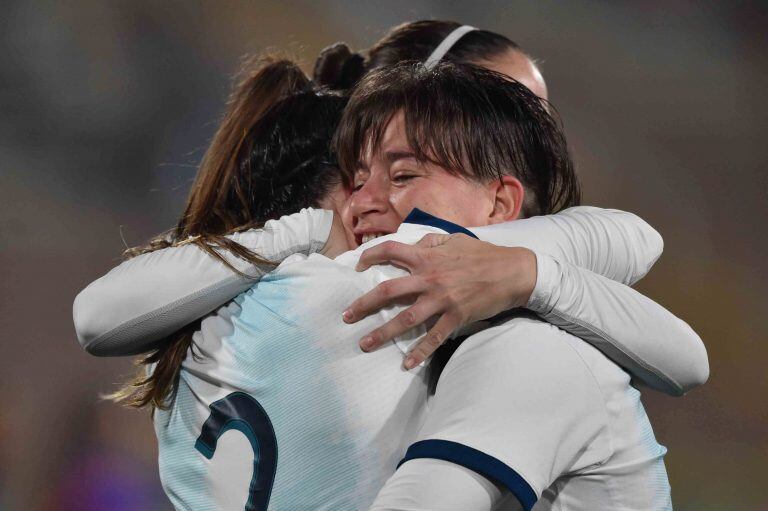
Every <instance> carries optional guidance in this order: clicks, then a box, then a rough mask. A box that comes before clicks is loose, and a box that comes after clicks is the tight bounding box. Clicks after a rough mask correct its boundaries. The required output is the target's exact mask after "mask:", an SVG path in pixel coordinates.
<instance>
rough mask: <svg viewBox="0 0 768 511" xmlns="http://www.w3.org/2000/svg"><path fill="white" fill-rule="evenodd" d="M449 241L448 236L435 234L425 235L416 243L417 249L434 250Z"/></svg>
mask: <svg viewBox="0 0 768 511" xmlns="http://www.w3.org/2000/svg"><path fill="white" fill-rule="evenodd" d="M449 239H451V235H450V234H439V233H436V232H433V233H430V234H426V235H424V237H423V238H421V239H420V240H419V241H418V242H417V243H416V246H417V247H421V248H435V247H439V246H440V245H443V244H445V243H447V242H448V240H449Z"/></svg>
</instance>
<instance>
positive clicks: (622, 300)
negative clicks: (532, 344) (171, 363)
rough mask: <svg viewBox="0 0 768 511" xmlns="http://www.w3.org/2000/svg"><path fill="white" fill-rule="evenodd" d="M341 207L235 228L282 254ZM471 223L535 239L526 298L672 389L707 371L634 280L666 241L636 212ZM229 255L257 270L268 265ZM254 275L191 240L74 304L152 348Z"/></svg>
mask: <svg viewBox="0 0 768 511" xmlns="http://www.w3.org/2000/svg"><path fill="white" fill-rule="evenodd" d="M332 218H333V215H332V214H331V213H330V212H328V211H323V210H316V209H305V210H302V211H301V212H300V213H296V214H294V215H290V216H286V217H283V218H281V219H280V220H276V221H270V222H267V225H266V226H265V229H263V230H253V231H248V232H245V233H241V234H236V235H233V236H232V238H233V239H234V240H235V241H237V242H239V243H241V244H243V245H244V246H246V247H247V248H249V249H251V250H252V251H254V252H256V253H258V254H261V255H263V256H264V257H266V258H267V259H271V260H277V261H279V260H281V259H283V258H285V257H286V256H287V255H289V254H290V253H292V251H293V252H301V253H304V254H309V253H312V252H316V251H318V250H320V249H321V248H322V247H323V245H324V244H325V242H326V240H327V238H328V234H329V232H330V229H331V223H332ZM472 230H473V232H475V233H476V234H478V236H479V237H480V238H481V239H483V240H486V241H489V242H491V243H495V244H497V245H504V246H522V247H526V248H529V249H531V250H533V251H534V252H535V253H536V257H537V262H538V265H537V266H538V268H537V272H538V274H537V282H536V288H535V290H534V293H533V295H532V296H531V299H530V302H529V304H528V308H530V309H531V310H533V311H535V312H536V313H538V314H539V315H540V316H541V317H543V318H544V319H546V320H547V321H549V322H551V323H553V324H555V325H557V326H559V327H560V328H563V329H565V330H568V331H570V332H572V333H574V334H575V335H577V336H579V337H581V338H582V339H584V340H585V341H587V342H589V343H592V344H594V345H595V346H597V347H598V348H599V349H600V350H601V351H602V352H604V353H605V354H606V355H607V356H608V357H610V358H611V359H612V360H614V361H615V362H617V363H618V364H619V365H621V366H622V367H624V368H625V369H627V370H628V371H629V372H630V373H631V374H632V375H634V376H636V377H637V378H638V380H639V381H642V382H643V383H645V384H647V385H649V386H651V387H653V388H655V389H658V390H661V391H662V392H665V393H668V394H672V395H680V394H682V393H684V392H685V391H687V390H690V389H691V388H693V387H696V386H698V385H701V384H702V383H703V382H704V381H706V379H707V377H708V374H709V365H708V362H707V356H706V350H705V349H704V345H703V343H702V342H701V339H700V338H699V337H698V336H697V335H696V333H695V332H693V330H691V329H690V327H688V325H686V324H685V323H684V322H683V321H681V320H679V319H678V318H676V317H675V316H674V315H672V314H670V313H669V312H668V311H666V310H665V309H663V308H662V307H660V306H659V305H658V304H656V303H655V302H653V301H652V300H649V299H648V298H646V297H644V296H643V295H641V294H639V293H636V292H635V291H633V290H632V289H630V288H629V287H627V286H626V285H625V284H633V283H634V282H636V281H637V280H639V279H640V278H642V277H643V276H644V275H645V274H646V273H647V271H648V270H649V269H650V268H651V266H652V265H653V263H654V262H655V261H656V259H657V258H658V257H659V255H660V254H661V251H662V247H663V242H662V240H661V237H660V236H659V234H658V233H657V232H656V231H655V230H653V229H652V228H651V227H650V226H649V225H648V224H647V223H645V222H644V221H642V220H641V219H640V218H638V217H637V216H635V215H632V214H630V213H625V212H621V211H616V210H604V209H599V208H593V207H586V206H581V207H575V208H570V209H568V210H565V211H563V212H560V213H558V214H556V215H549V216H541V217H534V218H529V219H524V220H518V221H514V222H508V223H504V224H496V225H493V226H487V227H480V228H473V229H472ZM389 238H390V236H384V237H381V238H378V239H377V240H374V241H372V242H370V243H368V244H366V245H365V246H364V247H361V248H360V249H358V250H357V251H355V252H351V253H350V254H359V252H360V250H361V249H362V248H366V247H368V246H371V245H373V244H376V243H380V242H382V241H384V240H386V239H389ZM413 241H414V242H415V241H418V240H413ZM222 255H223V256H224V257H226V258H227V259H228V260H229V262H230V263H231V264H233V265H234V266H235V267H237V268H238V269H239V270H241V271H243V272H244V273H246V274H247V275H249V276H250V277H252V278H258V277H259V276H260V275H263V274H264V273H265V272H266V271H268V270H269V268H264V267H258V266H253V265H250V264H249V263H246V262H244V261H242V260H240V259H238V258H236V257H234V256H232V255H230V254H228V253H226V252H222ZM341 257H345V256H341ZM353 257H355V256H354V255H353ZM252 278H244V277H242V276H240V275H237V274H235V273H233V272H232V271H231V270H230V269H228V268H227V267H226V266H224V265H223V264H222V263H221V262H219V261H217V260H215V259H213V258H212V257H210V256H209V255H208V254H206V253H205V252H203V251H202V250H200V249H199V248H198V247H196V246H194V245H186V246H181V247H172V248H167V249H164V250H158V251H155V252H150V253H147V254H144V255H141V256H139V257H136V258H133V259H130V260H128V261H125V262H123V263H122V264H120V265H119V266H118V267H117V268H115V269H113V270H112V271H110V272H109V273H107V274H106V275H104V276H103V277H101V278H100V279H98V280H96V281H95V282H93V283H92V284H90V285H89V286H88V287H86V288H85V289H84V290H83V291H82V292H80V294H78V296H77V298H76V299H75V304H74V311H73V312H74V320H75V328H76V330H77V334H78V339H79V340H80V343H81V344H82V346H83V347H84V348H85V349H86V350H88V351H89V352H91V353H93V354H97V355H110V356H115V355H127V354H133V353H139V352H142V351H145V350H147V349H148V348H151V347H152V346H153V344H154V343H155V342H156V341H158V340H160V339H162V338H163V337H164V336H166V335H168V334H170V333H172V332H174V331H175V330H178V329H179V328H182V327H183V326H185V325H187V324H188V323H190V322H192V321H194V320H195V319H198V318H200V317H202V316H204V315H206V314H208V313H209V312H211V311H213V310H215V309H216V308H217V307H220V306H221V305H223V304H224V303H226V302H227V301H228V300H231V299H232V298H234V297H235V296H237V295H238V294H239V293H242V292H243V291H245V290H246V289H248V288H249V287H250V286H251V285H252V284H253V282H254V280H253V279H252ZM587 296H588V297H589V299H588V300H587V299H584V297H587ZM350 303H351V302H350ZM347 305H348V304H347Z"/></svg>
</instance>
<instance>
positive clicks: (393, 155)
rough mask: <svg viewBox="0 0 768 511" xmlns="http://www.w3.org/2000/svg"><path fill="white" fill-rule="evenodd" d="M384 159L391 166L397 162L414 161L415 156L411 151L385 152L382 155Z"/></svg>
mask: <svg viewBox="0 0 768 511" xmlns="http://www.w3.org/2000/svg"><path fill="white" fill-rule="evenodd" d="M384 159H385V160H386V161H387V163H389V164H390V165H392V164H393V163H395V162H396V161H398V160H416V159H417V158H416V155H415V154H413V153H412V152H411V151H387V152H385V153H384Z"/></svg>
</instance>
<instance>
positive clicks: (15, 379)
mask: <svg viewBox="0 0 768 511" xmlns="http://www.w3.org/2000/svg"><path fill="white" fill-rule="evenodd" d="M2 5H3V9H2V14H1V15H0V49H2V51H0V284H1V285H2V293H1V294H0V350H1V351H0V354H1V356H0V398H1V399H2V402H3V406H2V408H0V509H2V510H16V509H25V510H34V509H60V510H69V509H78V510H86V511H88V510H96V509H109V510H140V509H141V510H149V509H168V508H169V504H168V503H167V501H166V500H165V498H164V496H163V494H162V490H161V488H160V485H159V480H158V477H157V469H156V460H155V456H156V453H155V446H154V436H153V433H152V430H151V425H150V420H149V417H148V416H147V415H146V414H145V413H138V412H130V411H126V410H122V409H120V408H118V407H116V406H114V405H111V404H108V403H104V402H101V401H100V400H99V394H100V393H103V392H107V391H111V390H113V389H114V388H115V387H114V385H115V383H117V382H121V381H123V380H124V378H125V377H126V376H127V375H128V374H130V373H131V367H130V361H128V360H114V359H96V358H92V357H90V356H88V355H86V354H85V353H84V352H82V351H81V350H80V348H79V347H78V345H77V342H76V340H75V335H74V331H73V327H72V321H71V304H72V300H73V298H74V296H75V294H76V293H77V292H78V291H79V290H80V289H81V288H82V287H84V286H85V285H86V284H87V283H88V282H89V281H90V280H92V279H94V278H95V277H97V276H99V275H101V274H102V273H104V272H105V271H106V270H107V269H108V268H109V267H111V266H112V265H114V264H115V263H116V262H117V261H118V256H119V254H120V252H121V251H122V249H123V248H124V243H127V244H128V245H136V244H139V243H141V242H143V241H144V240H146V239H147V238H148V237H149V236H150V235H152V234H154V233H157V232H159V231H161V230H163V229H166V228H168V227H170V226H171V225H172V224H173V223H174V221H175V218H176V215H177V214H178V213H179V211H180V208H181V205H182V203H183V201H184V198H185V195H186V192H187V190H188V187H189V183H190V181H191V179H192V177H193V175H194V173H195V168H196V164H197V162H198V161H199V159H200V157H201V155H202V152H203V150H204V148H205V146H206V143H207V141H208V139H209V137H210V136H211V134H212V132H213V130H214V126H215V123H216V120H217V118H218V115H219V113H220V112H221V110H222V106H223V102H224V99H225V97H226V94H227V92H228V88H229V84H230V76H231V75H232V73H233V72H234V71H235V70H236V68H237V66H238V63H239V61H240V58H241V56H243V55H244V54H247V53H258V52H262V51H264V50H265V49H268V48H278V49H282V50H287V51H288V52H289V53H291V54H293V55H295V56H296V57H297V58H299V59H301V61H302V62H304V63H305V64H306V66H307V69H311V65H312V63H313V60H314V57H315V55H317V53H318V51H319V50H320V49H321V48H322V47H324V46H326V45H328V44H331V43H333V42H335V41H339V40H343V41H346V42H347V43H349V44H350V45H352V46H353V47H356V48H365V47H367V46H368V45H369V44H371V43H373V42H374V41H375V40H376V39H378V38H379V37H380V36H381V35H383V34H384V32H385V31H386V29H387V28H388V27H390V26H392V25H395V24H398V23H401V22H403V21H408V20H413V19H420V18H439V19H443V18H447V19H455V20H457V21H462V22H465V23H468V24H472V25H475V26H478V27H483V28H488V29H491V30H494V31H497V32H500V33H503V34H505V35H507V36H509V37H510V38H512V39H514V40H516V41H517V42H519V43H520V44H521V45H522V46H523V47H524V48H526V49H527V50H528V51H529V52H530V53H531V54H532V55H533V56H535V57H537V58H538V59H539V60H540V62H541V68H542V70H543V72H544V75H545V77H546V79H547V82H548V84H549V88H550V92H551V99H552V101H553V102H554V104H555V105H556V106H557V108H558V109H559V111H560V113H561V115H562V117H563V120H564V123H565V127H566V131H567V133H568V135H569V141H570V144H571V146H572V150H573V153H574V156H575V159H576V161H577V163H578V167H579V171H580V174H581V177H582V181H583V185H584V190H585V202H586V203H588V204H594V205H599V206H604V207H616V208H621V209H625V210H629V211H633V212H636V213H637V214H639V215H641V216H642V217H643V218H645V219H646V220H648V221H649V222H650V223H651V224H652V225H654V226H655V227H656V228H658V229H659V231H661V233H662V234H663V236H664V238H665V240H666V250H665V254H664V256H663V258H662V259H661V261H660V262H659V263H658V264H657V266H656V268H655V270H654V271H653V272H652V273H651V274H650V275H649V276H648V277H647V278H646V279H645V280H644V281H643V282H642V283H641V285H640V286H639V288H640V289H641V290H642V291H643V292H645V293H647V294H649V295H650V296H652V297H653V298H655V299H656V300H658V301H659V302H661V303H662V304H664V305H665V306H667V307H669V308H670V309H672V310H673V311H675V312H676V313H677V314H678V315H680V316H681V317H682V318H684V319H685V320H687V321H688V322H689V323H690V324H691V325H692V326H693V327H694V328H695V329H696V330H697V331H698V332H699V333H700V334H701V336H702V337H703V339H704V341H705V342H706V344H707V347H708V350H709V355H710V361H711V367H712V376H711V378H710V381H709V383H708V384H707V385H706V386H705V387H703V388H701V389H698V390H695V391H693V392H691V393H690V394H689V395H688V396H685V397H684V398H680V399H674V398H668V397H665V396H661V395H658V394H655V393H652V392H649V391H646V392H644V401H645V403H646V405H647V407H648V410H649V415H650V416H651V419H652V422H653V424H654V427H655V431H656V434H657V437H658V438H659V439H660V441H661V443H663V444H665V445H666V446H667V447H668V448H669V454H668V457H667V468H668V470H669V475H670V478H671V483H672V488H673V498H674V502H675V507H676V509H677V510H681V511H687V510H697V511H708V510H718V511H720V510H750V511H751V510H768V495H767V494H768V490H766V486H767V485H766V483H767V482H768V478H767V476H768V399H767V398H766V394H768V378H766V369H765V367H766V361H768V338H767V337H768V335H766V334H767V333H768V325H767V319H766V318H768V298H766V283H768V269H766V256H767V255H768V250H767V249H768V229H767V228H766V214H768V206H767V205H766V202H767V198H768V194H767V193H766V188H767V187H768V177H766V176H768V168H767V166H768V144H766V142H765V141H764V140H763V137H764V136H765V132H766V129H768V107H767V106H766V104H767V102H766V99H765V94H766V91H768V59H766V54H768V38H766V29H767V28H768V8H767V7H766V4H765V3H758V2H754V3H750V2H687V1H675V2H667V1H659V0H656V1H645V2H568V3H566V2H549V1H545V2H538V1H530V2H495V3H484V2H439V1H432V2H415V1H400V0H398V1H390V2H386V3H381V2H370V3H365V2H352V1H349V2H342V1H330V0H328V1H314V2H309V1H304V2H264V1H259V2H255V1H254V2H214V1H210V2H205V3H203V2H179V1H174V2H143V1H130V2H129V1H116V2H97V1H79V2H21V1H18V2H10V3H9V2H7V1H6V2H3V4H2ZM124 240H125V241H124Z"/></svg>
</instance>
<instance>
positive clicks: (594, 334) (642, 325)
mask: <svg viewBox="0 0 768 511" xmlns="http://www.w3.org/2000/svg"><path fill="white" fill-rule="evenodd" d="M536 261H537V279H536V287H535V288H534V290H533V293H532V294H531V298H530V300H529V302H528V308H529V309H531V310H532V311H534V312H536V313H537V314H538V315H539V316H541V317H542V319H544V320H546V321H547V322H549V323H552V324H553V325H556V326H558V327H560V328H562V329H563V330H566V331H568V332H570V333H572V334H573V335H575V336H577V337H580V338H582V339H584V340H586V341H587V342H589V343H590V344H592V345H593V346H595V347H596V348H597V349H599V350H600V351H602V352H603V354H605V355H606V356H608V357H609V358H610V359H611V360H613V361H614V362H616V363H617V364H619V365H620V366H622V367H624V368H625V369H627V370H628V371H629V372H630V373H631V374H632V375H633V376H635V377H637V378H638V379H639V380H640V381H642V382H643V383H645V384H646V385H648V386H650V387H651V388H654V389H656V390H659V391H661V392H664V393H666V394H670V395H674V396H680V395H683V394H684V393H685V392H687V391H689V390H691V389H692V388H694V387H697V386H699V385H702V384H703V383H704V382H706V381H707V378H708V377H709V362H708V360H707V351H706V349H705V347H704V343H703V342H702V341H701V338H700V337H699V336H698V335H697V334H696V332H694V331H693V329H692V328H691V327H690V326H688V324H686V323H685V322H684V321H683V320H681V319H679V318H678V317H676V316H675V315H674V314H672V313H671V312H669V311H668V310H666V309H665V308H664V307H662V306H661V305H659V304H657V303H656V302H654V301H653V300H651V299H650V298H647V297H646V296H644V295H642V294H640V293H638V292H637V291H635V290H634V289H632V288H631V287H629V286H625V285H623V284H620V283H618V282H614V281H612V280H610V279H607V278H605V277H603V276H601V275H597V274H595V273H592V272H590V271H588V270H585V269H583V268H579V267H577V266H574V265H572V264H568V263H565V262H561V261H558V260H557V259H555V258H553V257H551V256H548V255H545V254H539V253H537V254H536Z"/></svg>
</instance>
